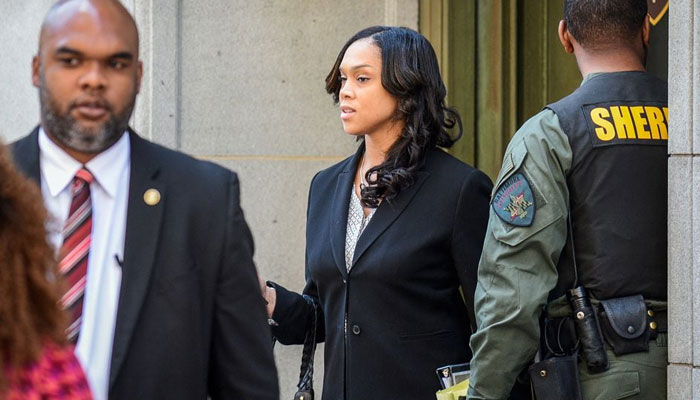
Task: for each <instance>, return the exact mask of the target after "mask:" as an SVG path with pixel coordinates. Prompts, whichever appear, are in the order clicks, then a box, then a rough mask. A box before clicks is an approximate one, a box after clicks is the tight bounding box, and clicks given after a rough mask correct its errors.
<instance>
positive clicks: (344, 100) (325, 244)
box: [263, 27, 491, 400]
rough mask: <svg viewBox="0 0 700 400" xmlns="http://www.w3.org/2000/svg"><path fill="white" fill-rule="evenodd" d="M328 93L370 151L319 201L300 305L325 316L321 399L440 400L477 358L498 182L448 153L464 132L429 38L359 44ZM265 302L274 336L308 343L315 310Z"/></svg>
mask: <svg viewBox="0 0 700 400" xmlns="http://www.w3.org/2000/svg"><path fill="white" fill-rule="evenodd" d="M326 90H327V91H328V93H329V94H331V95H332V96H333V99H334V100H335V102H336V103H337V104H339V108H340V111H341V115H340V117H341V119H342V123H343V128H344V130H345V131H346V132H347V133H348V134H351V135H356V136H358V137H359V138H361V144H360V146H359V148H358V150H357V152H356V153H355V154H354V155H353V156H351V157H349V158H348V159H346V160H345V161H342V162H340V163H339V164H336V165H334V166H332V167H330V168H328V169H326V170H323V171H321V172H319V173H318V174H317V175H316V176H315V177H314V179H313V181H312V183H311V189H310V193H309V204H308V211H307V213H308V215H307V226H306V287H305V288H304V292H303V293H304V294H305V295H308V298H310V299H312V300H313V301H315V302H317V304H318V306H319V309H320V311H321V313H320V319H319V321H318V325H317V326H318V329H317V337H318V339H319V341H322V340H325V375H324V387H323V398H324V399H326V400H337V399H346V400H369V399H402V400H408V399H416V400H426V399H431V398H435V392H436V391H437V390H439V389H440V385H439V381H438V378H437V376H436V374H435V369H436V368H438V367H440V366H443V365H447V364H456V363H464V362H468V361H469V359H470V358H471V352H470V350H469V336H470V333H471V330H472V328H473V325H474V317H473V293H474V289H475V287H476V270H477V264H478V261H479V256H480V253H481V246H482V242H483V238H484V232H485V229H486V222H487V218H488V207H489V205H488V203H489V194H490V191H491V181H490V180H489V178H488V177H486V175H484V174H483V173H482V172H480V171H478V170H476V169H474V168H472V167H470V166H469V165H467V164H464V163H463V162H461V161H459V160H457V159H456V158H454V157H452V156H451V155H449V154H447V153H446V152H445V151H443V150H442V149H440V147H442V148H447V147H450V146H451V145H452V144H453V143H454V142H455V141H456V138H459V136H461V133H462V131H461V122H460V119H459V115H458V114H457V113H456V112H455V111H454V110H452V109H450V108H447V107H446V106H445V86H444V84H443V82H442V79H441V78H440V72H439V68H438V63H437V58H436V57H435V53H434V51H433V49H432V47H431V46H430V44H429V42H428V41H427V40H426V39H425V38H424V37H423V36H421V35H420V34H419V33H417V32H415V31H412V30H410V29H406V28H396V27H371V28H367V29H365V30H363V31H360V32H358V33H357V34H356V35H355V36H353V37H352V38H351V39H350V40H349V41H348V42H347V43H346V44H345V46H344V47H343V49H342V50H341V51H340V54H338V58H337V59H336V62H335V65H334V66H333V68H332V69H331V72H330V73H329V74H328V77H327V78H326ZM455 127H456V128H457V129H456V130H457V131H458V132H457V134H456V135H455V137H453V136H450V134H449V133H448V131H450V130H451V129H452V128H455ZM460 287H461V288H462V290H463V293H464V298H463V296H462V294H461V293H460ZM263 290H264V296H265V298H266V300H267V301H268V313H269V314H270V316H271V318H272V319H273V320H274V323H276V326H273V328H272V329H273V334H274V336H275V337H276V338H277V339H278V340H279V341H280V342H281V343H283V344H300V343H303V341H304V338H305V335H306V332H307V330H308V329H310V327H311V326H312V319H313V306H312V305H311V304H310V303H309V302H308V301H306V300H305V299H304V298H303V297H302V295H300V294H297V293H294V292H291V291H289V290H287V289H285V288H283V287H281V286H279V285H277V284H274V283H272V282H268V286H267V287H265V288H264V289H263ZM465 300H466V305H465Z"/></svg>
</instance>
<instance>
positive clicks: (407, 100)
mask: <svg viewBox="0 0 700 400" xmlns="http://www.w3.org/2000/svg"><path fill="white" fill-rule="evenodd" d="M365 38H370V39H371V40H372V42H373V43H374V44H375V45H376V46H377V47H378V48H379V50H380V52H381V55H382V73H381V79H382V86H383V87H384V89H386V91H387V92H389V93H390V94H391V95H393V96H394V97H396V99H397V100H398V107H397V110H396V118H397V119H401V120H404V121H405V126H404V128H403V131H402V132H401V134H400V136H399V138H398V139H397V140H396V141H395V142H394V143H393V144H392V145H391V147H390V148H389V150H388V152H387V154H386V160H385V161H384V162H383V163H382V164H380V165H377V166H375V167H372V168H370V169H369V170H368V171H367V173H366V174H365V180H366V182H367V185H362V186H361V195H362V199H361V200H362V204H363V205H364V206H365V207H371V208H376V207H378V206H379V202H380V201H382V200H386V201H388V202H391V200H392V199H394V198H395V197H396V196H397V195H398V194H399V193H400V192H401V191H402V190H404V189H406V188H407V187H409V186H410V185H411V184H412V183H413V180H414V177H415V173H416V171H417V170H418V168H420V166H421V164H422V161H423V158H424V157H425V154H426V153H427V151H428V150H430V149H431V148H433V147H436V146H440V147H445V148H449V147H451V146H452V145H453V144H454V143H455V142H456V141H457V140H458V139H459V138H460V137H462V120H461V118H460V117H459V114H458V113H457V111H456V110H454V109H452V108H450V107H447V106H446V105H445V95H446V94H447V90H446V89H445V84H444V83H443V82H442V78H441V77H440V68H439V66H438V61H437V57H436V56H435V51H434V50H433V47H432V46H431V45H430V42H428V40H427V39H426V38H425V37H423V35H421V34H420V33H418V32H416V31H414V30H411V29H408V28H402V27H392V26H372V27H369V28H366V29H363V30H361V31H360V32H357V33H356V34H355V35H354V36H353V37H351V38H350V40H348V41H347V43H345V45H344V46H343V48H342V49H341V50H340V53H338V57H337V58H336V60H335V64H334V65H333V68H332V69H331V72H330V73H329V74H328V76H327V77H326V91H327V92H328V93H329V94H330V95H331V96H332V97H333V100H334V101H335V103H336V104H338V101H339V95H340V89H341V81H340V64H341V62H342V61H343V57H345V51H346V50H347V49H348V47H350V45H352V44H353V43H355V42H356V41H358V40H361V39H365ZM455 126H456V127H457V134H456V135H454V136H451V135H450V133H449V132H448V131H449V130H451V129H453V128H455Z"/></svg>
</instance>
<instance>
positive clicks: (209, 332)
mask: <svg viewBox="0 0 700 400" xmlns="http://www.w3.org/2000/svg"><path fill="white" fill-rule="evenodd" d="M141 75H142V65H141V62H140V61H139V59H138V32H137V29H136V24H135V22H134V20H133V18H132V17H131V16H130V15H129V13H128V12H127V11H126V10H125V9H124V7H123V6H122V5H121V4H120V3H119V2H118V1H116V0H67V1H60V2H58V3H57V4H55V5H54V6H53V7H52V9H51V10H50V11H49V13H48V14H47V16H46V19H45V20H44V23H43V25H42V30H41V36H40V43H39V53H38V55H37V56H36V57H35V58H34V61H33V81H34V85H35V86H36V87H37V88H38V89H39V95H40V103H41V125H40V126H39V127H37V128H36V129H35V130H34V132H32V133H31V134H30V135H29V136H27V137H25V138H23V139H21V140H19V141H18V142H16V143H14V144H13V155H14V159H15V162H16V164H17V165H18V167H19V168H20V169H21V170H22V171H23V172H24V173H25V174H26V175H27V176H29V177H31V178H33V179H34V180H35V181H36V182H37V183H39V184H40V185H41V189H42V194H43V196H44V202H45V204H46V206H47V208H48V210H49V212H50V214H51V215H52V216H53V219H52V221H50V223H49V228H50V230H49V235H50V239H51V241H52V242H53V243H54V244H55V245H56V247H57V248H58V249H59V271H60V272H59V273H60V274H62V275H63V278H64V281H65V283H66V285H65V286H66V293H65V295H64V296H63V298H62V303H63V305H64V307H65V308H66V310H67V312H68V314H69V317H70V321H69V322H70V327H69V330H68V335H69V340H71V341H74V342H75V343H76V354H77V356H78V358H79V359H80V361H81V364H82V365H83V368H84V369H85V370H86V372H87V375H88V379H89V381H90V386H91V389H92V390H93V393H94V395H95V398H96V399H98V400H103V399H107V398H109V399H188V400H189V399H206V398H207V396H210V397H211V398H212V399H234V398H235V399H277V398H278V383H277V374H276V370H275V366H274V360H273V356H272V348H271V340H270V332H269V328H268V327H267V323H266V320H265V312H264V306H263V303H262V301H261V299H260V294H259V292H258V289H257V284H256V272H255V266H254V265H253V261H252V254H253V241H252V237H251V234H250V231H249V229H248V226H247V225H246V222H245V220H244V218H243V213H242V211H241V209H240V206H239V187H238V180H237V177H236V175H235V174H234V173H232V172H230V171H228V170H226V169H223V168H221V167H218V166H216V165H214V164H211V163H208V162H202V161H197V160H194V159H192V158H190V157H188V156H186V155H183V154H181V153H178V152H175V151H171V150H168V149H165V148H163V147H161V146H158V145H155V144H153V143H150V142H148V141H146V140H144V139H142V138H140V137H139V136H138V135H137V134H136V133H134V132H133V131H132V130H130V129H129V127H128V120H129V118H130V116H131V112H132V110H133V106H134V102H135V97H136V94H137V93H138V90H139V86H140V82H141Z"/></svg>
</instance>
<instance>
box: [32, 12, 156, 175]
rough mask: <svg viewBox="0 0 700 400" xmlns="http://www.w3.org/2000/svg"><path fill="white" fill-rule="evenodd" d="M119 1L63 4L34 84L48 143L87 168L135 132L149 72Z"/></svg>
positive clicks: (42, 48)
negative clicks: (130, 126)
mask: <svg viewBox="0 0 700 400" xmlns="http://www.w3.org/2000/svg"><path fill="white" fill-rule="evenodd" d="M138 53H139V36H138V30H137V29H136V23H135V21H134V19H133V17H132V16H131V14H129V12H128V11H127V10H126V8H124V6H123V5H122V4H121V3H120V2H119V1H118V0H61V1H58V2H57V3H55V4H54V5H53V6H52V7H51V9H50V10H49V12H48V13H47V14H46V17H45V18H44V22H43V23H42V25H41V33H40V35H39V53H38V54H37V55H36V57H34V60H33V63H32V79H33V82H34V86H36V87H37V88H38V89H39V100H40V105H41V123H42V127H43V128H44V131H45V132H46V133H47V135H48V136H49V137H50V138H51V139H52V140H53V141H54V142H55V143H57V144H58V145H59V146H61V147H62V148H63V149H64V150H65V151H67V152H68V153H69V154H70V155H71V156H72V157H73V158H75V159H76V160H78V161H81V162H83V163H85V162H87V160H89V159H91V158H92V157H94V156H95V155H96V154H98V153H100V152H102V151H104V150H106V149H107V148H109V147H110V146H112V145H113V144H114V143H116V142H117V140H119V138H120V137H121V136H122V135H123V134H124V132H125V131H126V130H127V129H128V124H129V118H130V116H131V113H132V111H133V108H134V103H135V100H136V94H137V93H138V91H139V88H140V85H141V76H142V73H143V69H142V68H143V67H142V64H141V61H139V54H138Z"/></svg>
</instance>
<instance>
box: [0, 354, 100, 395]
mask: <svg viewBox="0 0 700 400" xmlns="http://www.w3.org/2000/svg"><path fill="white" fill-rule="evenodd" d="M17 378H18V379H16V380H14V382H12V384H11V385H10V390H9V392H8V398H7V399H8V400H20V399H22V400H34V399H37V400H39V399H41V400H92V394H91V393H90V387H89V386H88V383H87V379H86V378H85V374H84V373H83V369H82V367H81V366H80V363H79V362H78V359H77V358H75V355H74V354H73V346H65V347H57V346H56V345H52V344H49V345H47V346H46V347H45V349H44V353H43V354H42V356H41V359H40V360H39V361H38V362H36V363H33V364H32V365H29V366H27V368H24V370H23V371H21V372H20V373H19V374H18V376H17Z"/></svg>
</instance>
